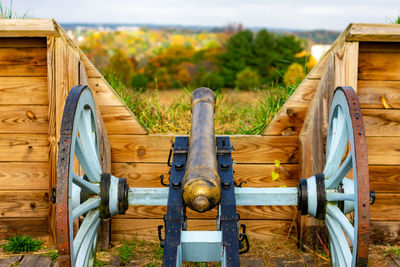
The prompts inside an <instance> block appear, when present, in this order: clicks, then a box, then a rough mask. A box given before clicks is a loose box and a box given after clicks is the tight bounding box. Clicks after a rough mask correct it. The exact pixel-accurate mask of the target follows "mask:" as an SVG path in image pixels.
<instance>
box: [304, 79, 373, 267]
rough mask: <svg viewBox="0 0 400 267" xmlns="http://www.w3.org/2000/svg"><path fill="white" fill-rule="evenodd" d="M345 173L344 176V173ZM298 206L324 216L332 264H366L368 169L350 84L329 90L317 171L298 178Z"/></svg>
mask: <svg viewBox="0 0 400 267" xmlns="http://www.w3.org/2000/svg"><path fill="white" fill-rule="evenodd" d="M346 176H347V177H346ZM298 196H299V198H298V200H299V202H298V203H299V204H298V206H299V210H301V214H302V215H305V214H309V215H311V216H313V217H316V218H318V219H324V220H325V223H326V226H327V229H328V232H329V245H330V246H329V247H330V258H331V263H332V265H333V266H340V267H342V266H367V264H368V247H369V198H370V192H369V174H368V157H367V142H366V138H365V130H364V123H363V119H362V116H361V109H360V103H359V101H358V97H357V94H356V92H355V91H354V90H353V88H351V87H339V88H337V89H336V90H335V94H334V97H333V100H332V105H331V108H330V112H329V128H328V135H327V144H326V162H325V168H324V171H323V173H322V174H317V175H315V176H312V177H310V178H308V179H301V182H300V183H299V186H298Z"/></svg>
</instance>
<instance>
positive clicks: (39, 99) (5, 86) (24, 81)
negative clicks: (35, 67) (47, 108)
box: [0, 77, 48, 105]
mask: <svg viewBox="0 0 400 267" xmlns="http://www.w3.org/2000/svg"><path fill="white" fill-rule="evenodd" d="M10 104H11V105H47V104H48V98H47V77H0V105H10Z"/></svg>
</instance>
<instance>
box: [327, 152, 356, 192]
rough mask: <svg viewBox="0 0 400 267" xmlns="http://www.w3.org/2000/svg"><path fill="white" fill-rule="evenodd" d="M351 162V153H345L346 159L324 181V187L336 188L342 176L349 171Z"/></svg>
mask: <svg viewBox="0 0 400 267" xmlns="http://www.w3.org/2000/svg"><path fill="white" fill-rule="evenodd" d="M352 164H353V157H352V156H351V153H349V155H347V157H346V159H345V160H344V162H343V163H342V165H341V166H340V168H339V170H338V171H337V172H336V173H335V174H334V175H332V176H331V177H329V179H327V180H326V181H325V187H326V188H336V187H337V186H338V184H339V183H340V182H341V181H342V180H343V178H344V176H345V175H346V174H347V173H348V172H349V171H350V169H351V167H352Z"/></svg>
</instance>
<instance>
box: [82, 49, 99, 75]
mask: <svg viewBox="0 0 400 267" xmlns="http://www.w3.org/2000/svg"><path fill="white" fill-rule="evenodd" d="M81 60H82V62H83V64H84V65H85V69H86V74H87V76H88V78H101V77H102V76H101V74H100V72H99V71H98V70H97V69H96V67H95V66H94V65H93V63H92V62H90V60H89V59H88V58H87V57H86V56H85V55H83V53H82V55H81Z"/></svg>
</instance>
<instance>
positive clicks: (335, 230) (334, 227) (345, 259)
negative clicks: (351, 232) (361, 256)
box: [325, 214, 352, 266]
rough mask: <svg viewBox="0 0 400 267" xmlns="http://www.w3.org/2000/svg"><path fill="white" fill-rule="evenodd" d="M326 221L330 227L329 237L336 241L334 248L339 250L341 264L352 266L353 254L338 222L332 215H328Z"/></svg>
mask: <svg viewBox="0 0 400 267" xmlns="http://www.w3.org/2000/svg"><path fill="white" fill-rule="evenodd" d="M325 222H326V225H327V227H328V231H329V237H330V238H331V239H332V240H333V242H334V248H335V249H336V250H337V256H338V263H339V266H350V265H351V261H352V255H351V251H350V247H349V244H348V242H347V239H346V236H345V235H344V232H343V231H342V228H341V227H340V225H339V223H337V222H336V221H335V220H334V219H333V218H332V217H331V216H330V215H328V214H327V215H326V217H325Z"/></svg>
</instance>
